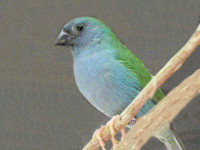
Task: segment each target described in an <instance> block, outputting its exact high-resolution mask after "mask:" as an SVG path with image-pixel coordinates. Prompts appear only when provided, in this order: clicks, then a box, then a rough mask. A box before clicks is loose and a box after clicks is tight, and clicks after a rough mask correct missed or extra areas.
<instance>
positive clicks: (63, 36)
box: [54, 30, 74, 46]
mask: <svg viewBox="0 0 200 150" xmlns="http://www.w3.org/2000/svg"><path fill="white" fill-rule="evenodd" d="M73 39H74V38H73V37H72V36H70V35H69V34H68V33H67V32H64V31H63V30H62V31H61V32H60V33H59V34H58V37H57V39H56V41H55V43H54V45H55V46H70V45H73V43H74V42H73Z"/></svg>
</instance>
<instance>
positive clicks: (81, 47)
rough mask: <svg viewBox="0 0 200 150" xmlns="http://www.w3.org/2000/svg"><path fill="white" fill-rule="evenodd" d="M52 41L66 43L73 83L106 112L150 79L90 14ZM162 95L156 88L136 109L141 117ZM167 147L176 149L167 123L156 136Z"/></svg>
mask: <svg viewBox="0 0 200 150" xmlns="http://www.w3.org/2000/svg"><path fill="white" fill-rule="evenodd" d="M56 45H62V46H66V45H67V46H69V47H70V49H71V52H72V55H73V61H74V75H75V80H76V84H77V86H78V88H79V90H80V92H81V93H82V94H83V95H84V96H85V98H86V99H87V100H88V101H89V102H90V103H91V104H92V105H94V106H95V107H96V108H97V109H98V110H100V111H101V112H103V113H104V114H106V115H107V116H110V117H112V116H114V115H117V114H120V113H121V112H122V111H123V110H124V109H125V108H126V107H127V106H128V105H129V104H130V103H131V102H132V101H133V100H134V98H135V97H136V96H137V95H138V94H139V92H140V91H141V90H142V89H143V88H144V87H145V85H146V84H147V83H148V82H149V81H150V80H151V74H150V73H149V71H148V70H147V69H146V68H145V67H144V65H143V64H142V62H141V61H140V60H139V59H138V58H137V57H136V56H135V55H134V54H132V53H131V52H130V51H129V50H128V49H127V48H126V47H125V46H124V45H123V44H122V43H121V42H120V41H119V40H118V39H117V37H116V36H115V35H114V33H113V32H112V31H111V29H110V28H109V27H107V26H106V25H105V24H104V23H103V22H102V21H100V20H97V19H95V18H91V17H81V18H76V19H74V20H72V21H70V22H69V23H67V24H66V25H65V26H64V28H63V30H62V32H61V33H60V34H59V36H58V39H57V41H56ZM163 97H164V94H163V93H162V91H161V89H158V90H157V92H156V93H155V95H154V97H152V98H151V99H149V100H148V101H147V102H146V103H145V104H144V105H143V107H142V109H141V110H140V111H139V112H138V113H137V117H141V116H142V115H144V114H146V113H147V112H148V111H149V110H150V109H152V108H153V107H154V106H155V105H156V103H157V102H158V101H159V100H161V99H162V98H163ZM157 137H158V138H159V139H160V140H161V141H162V142H164V143H165V145H166V146H167V147H168V148H169V149H171V150H180V149H181V146H180V144H179V142H178V141H177V140H176V137H175V136H174V133H173V131H172V130H171V129H170V127H169V126H167V127H166V128H165V130H163V132H162V133H161V134H159V136H157Z"/></svg>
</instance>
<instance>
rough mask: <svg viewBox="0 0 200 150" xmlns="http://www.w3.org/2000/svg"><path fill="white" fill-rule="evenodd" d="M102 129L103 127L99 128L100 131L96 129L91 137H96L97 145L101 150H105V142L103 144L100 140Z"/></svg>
mask: <svg viewBox="0 0 200 150" xmlns="http://www.w3.org/2000/svg"><path fill="white" fill-rule="evenodd" d="M103 128H105V126H101V128H100V129H97V130H96V131H95V132H94V134H93V137H94V136H96V137H97V139H98V141H99V144H100V146H101V148H102V150H106V148H105V145H106V144H105V142H104V141H103V139H102V129H103Z"/></svg>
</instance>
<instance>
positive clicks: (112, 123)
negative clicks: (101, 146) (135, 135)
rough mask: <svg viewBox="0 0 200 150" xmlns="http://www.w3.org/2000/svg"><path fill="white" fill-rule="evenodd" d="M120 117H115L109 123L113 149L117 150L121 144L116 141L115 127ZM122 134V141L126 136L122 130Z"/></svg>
mask: <svg viewBox="0 0 200 150" xmlns="http://www.w3.org/2000/svg"><path fill="white" fill-rule="evenodd" d="M118 117H119V115H116V116H114V117H113V118H112V119H111V120H110V121H109V122H108V123H107V125H108V126H109V127H110V132H111V141H112V143H113V149H115V147H116V146H117V144H118V143H119V142H118V141H117V140H116V139H115V134H116V132H115V129H114V127H113V125H114V123H115V120H116V119H117V118H118ZM121 134H122V137H121V140H123V139H124V136H125V130H124V129H122V130H121Z"/></svg>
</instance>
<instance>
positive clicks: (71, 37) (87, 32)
mask: <svg viewBox="0 0 200 150" xmlns="http://www.w3.org/2000/svg"><path fill="white" fill-rule="evenodd" d="M113 37H115V36H114V34H113V33H112V31H111V30H110V28H109V27H107V26H106V25H105V24H104V23H103V22H102V21H100V20H98V19H96V18H92V17H80V18H75V19H73V20H71V21H70V22H68V23H67V24H65V25H64V27H63V29H62V30H61V32H60V34H59V35H58V37H57V39H56V42H55V45H58V46H67V47H72V48H74V47H76V48H84V47H93V46H95V45H99V44H101V43H102V41H107V42H108V41H109V40H111V39H112V38H113Z"/></svg>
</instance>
